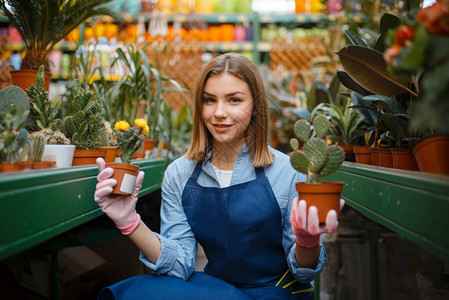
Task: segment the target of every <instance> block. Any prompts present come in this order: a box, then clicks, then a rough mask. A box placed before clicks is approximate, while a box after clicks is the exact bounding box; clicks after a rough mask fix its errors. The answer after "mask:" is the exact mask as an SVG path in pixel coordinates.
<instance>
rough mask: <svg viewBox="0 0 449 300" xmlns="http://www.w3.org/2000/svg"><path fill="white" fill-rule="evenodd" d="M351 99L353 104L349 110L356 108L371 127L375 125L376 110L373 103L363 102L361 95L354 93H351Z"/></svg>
mask: <svg viewBox="0 0 449 300" xmlns="http://www.w3.org/2000/svg"><path fill="white" fill-rule="evenodd" d="M351 99H352V103H354V104H353V105H351V106H349V108H357V109H358V111H359V112H360V113H361V114H362V115H364V116H365V118H366V119H367V120H368V122H369V123H370V124H371V125H374V124H377V109H376V106H375V105H374V104H373V103H371V102H369V101H365V100H363V97H362V96H361V95H359V94H357V93H354V92H352V93H351Z"/></svg>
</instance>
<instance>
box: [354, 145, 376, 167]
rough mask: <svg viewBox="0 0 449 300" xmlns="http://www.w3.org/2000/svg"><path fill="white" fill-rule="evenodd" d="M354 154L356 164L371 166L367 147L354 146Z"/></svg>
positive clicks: (369, 151) (369, 152)
mask: <svg viewBox="0 0 449 300" xmlns="http://www.w3.org/2000/svg"><path fill="white" fill-rule="evenodd" d="M354 154H355V162H356V163H359V164H368V165H370V164H371V162H372V158H371V150H370V149H369V147H368V146H354Z"/></svg>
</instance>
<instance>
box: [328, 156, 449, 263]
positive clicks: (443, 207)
mask: <svg viewBox="0 0 449 300" xmlns="http://www.w3.org/2000/svg"><path fill="white" fill-rule="evenodd" d="M326 180H332V181H343V182H345V187H344V189H343V193H342V198H343V199H345V200H346V203H347V204H348V205H349V206H351V207H353V208H354V209H356V210H358V211H359V212H361V213H362V214H364V215H366V216H367V217H368V218H370V219H372V220H374V221H376V222H378V223H379V224H382V225H383V226H385V227H387V228H389V229H390V230H392V231H395V232H397V233H398V234H400V235H402V236H404V237H405V238H407V239H409V240H410V241H412V242H414V243H416V244H418V245H419V246H421V247H423V248H425V249H427V250H429V251H430V252H432V253H434V254H436V255H438V256H440V257H442V258H443V259H445V260H449V240H448V239H447V234H446V228H449V218H448V217H447V213H448V212H449V176H443V175H434V174H428V173H423V172H416V171H402V170H396V169H391V168H383V167H376V166H369V165H362V164H356V163H347V162H345V163H344V164H343V166H341V167H340V169H339V170H338V171H337V172H335V173H334V174H332V175H330V176H328V177H326Z"/></svg>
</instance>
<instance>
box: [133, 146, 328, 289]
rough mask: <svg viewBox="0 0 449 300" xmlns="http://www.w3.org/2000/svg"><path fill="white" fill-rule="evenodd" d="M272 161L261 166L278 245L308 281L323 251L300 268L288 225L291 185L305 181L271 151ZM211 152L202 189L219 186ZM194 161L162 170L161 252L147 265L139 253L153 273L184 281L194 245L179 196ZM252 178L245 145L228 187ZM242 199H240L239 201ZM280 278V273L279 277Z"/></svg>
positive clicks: (284, 158) (182, 161)
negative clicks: (276, 220) (278, 227)
mask: <svg viewBox="0 0 449 300" xmlns="http://www.w3.org/2000/svg"><path fill="white" fill-rule="evenodd" d="M270 151H271V152H272V153H273V154H274V162H273V163H272V164H271V165H269V166H267V167H265V168H264V171H265V175H266V176H267V178H268V181H269V182H270V184H271V188H272V190H273V193H274V195H275V196H276V199H277V201H278V203H279V207H280V210H281V215H282V224H283V225H282V226H283V237H282V244H283V247H284V251H285V256H286V260H287V264H288V267H289V269H290V271H291V272H292V273H293V275H294V276H295V277H296V279H297V280H298V281H299V282H301V283H305V282H311V281H312V280H313V279H314V278H315V276H317V275H318V274H319V273H320V272H321V271H322V269H323V267H324V264H325V262H326V259H327V255H326V250H325V249H324V246H323V244H322V242H320V256H319V259H318V264H317V267H316V268H315V269H309V268H300V267H299V266H298V264H297V262H296V259H295V249H296V244H295V235H294V234H293V233H292V229H291V224H290V212H291V206H292V202H293V198H294V197H296V196H297V191H296V187H295V183H296V182H298V181H305V175H304V174H302V173H299V172H297V171H296V170H294V169H293V168H292V166H291V164H290V159H289V157H288V156H287V155H286V154H284V153H282V152H280V151H277V150H275V149H273V148H270ZM210 157H211V153H209V156H208V157H207V159H206V160H205V161H204V163H203V165H202V172H201V174H200V176H199V178H198V184H199V185H201V186H204V187H218V188H219V187H220V185H219V183H218V180H217V176H216V174H215V171H214V168H213V166H212V164H211V162H210ZM195 166H196V162H195V161H192V160H188V159H186V158H185V157H181V158H178V159H176V160H175V161H174V162H173V163H171V164H170V165H169V166H168V168H167V169H166V171H165V175H164V180H163V182H162V205H161V234H157V233H156V234H157V235H158V237H159V239H160V240H161V253H160V255H159V258H158V260H157V262H156V264H153V263H151V262H150V261H149V260H148V259H147V258H146V257H145V256H144V255H143V254H142V253H141V254H140V260H141V261H142V262H143V263H144V264H145V265H146V266H147V267H148V268H149V269H151V270H153V271H155V272H156V273H157V274H167V275H171V276H176V277H178V278H182V279H184V280H185V279H187V278H188V277H189V276H190V275H191V274H192V272H193V271H194V269H195V258H196V251H197V242H196V240H195V235H194V233H193V231H192V229H191V227H190V225H189V223H188V221H187V216H186V214H185V213H184V209H183V206H182V200H181V195H182V192H183V190H184V186H185V185H186V183H187V180H188V179H189V178H190V176H191V175H192V173H193V171H194V169H195ZM254 179H256V172H255V169H254V167H253V166H252V160H251V156H250V154H249V152H248V151H247V147H246V145H244V146H243V149H242V152H241V153H240V154H239V156H238V158H237V160H236V162H235V164H234V169H233V173H232V179H231V186H232V185H236V184H240V183H244V182H248V181H251V180H254ZM242 200H244V199H242ZM280 275H281V274H280Z"/></svg>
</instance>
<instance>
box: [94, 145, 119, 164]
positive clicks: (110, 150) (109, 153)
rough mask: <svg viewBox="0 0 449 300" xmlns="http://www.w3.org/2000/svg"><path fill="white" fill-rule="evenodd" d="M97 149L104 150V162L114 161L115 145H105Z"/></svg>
mask: <svg viewBox="0 0 449 300" xmlns="http://www.w3.org/2000/svg"><path fill="white" fill-rule="evenodd" d="M98 150H106V155H105V157H104V161H105V162H107V163H108V162H114V161H115V155H116V153H117V146H105V147H98Z"/></svg>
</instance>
